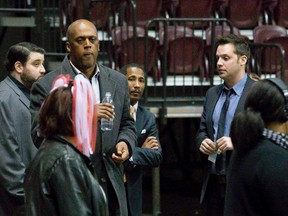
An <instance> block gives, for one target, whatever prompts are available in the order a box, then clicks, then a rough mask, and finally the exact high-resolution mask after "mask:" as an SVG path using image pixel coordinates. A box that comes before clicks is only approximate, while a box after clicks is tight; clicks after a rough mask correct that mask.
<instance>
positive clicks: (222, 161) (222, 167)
mask: <svg viewBox="0 0 288 216" xmlns="http://www.w3.org/2000/svg"><path fill="white" fill-rule="evenodd" d="M223 91H224V93H225V95H226V100H225V102H224V104H223V106H222V109H221V114H220V118H219V122H218V130H217V136H216V137H217V139H216V140H218V139H219V138H221V137H223V136H224V132H225V123H226V116H227V111H228V108H229V103H230V96H231V94H233V92H234V90H233V89H229V90H228V89H225V88H224V89H223ZM215 169H216V173H217V174H221V175H222V174H225V172H226V155H225V152H223V153H222V154H219V155H217V159H216V164H215Z"/></svg>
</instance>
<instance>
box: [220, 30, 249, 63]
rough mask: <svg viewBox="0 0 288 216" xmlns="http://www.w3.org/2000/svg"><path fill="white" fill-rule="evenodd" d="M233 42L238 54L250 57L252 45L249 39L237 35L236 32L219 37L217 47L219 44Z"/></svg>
mask: <svg viewBox="0 0 288 216" xmlns="http://www.w3.org/2000/svg"><path fill="white" fill-rule="evenodd" d="M230 43H231V44H233V45H234V46H235V53H236V54H237V55H238V56H243V55H245V56H247V58H248V59H249V58H250V47H249V44H248V43H247V41H246V40H245V39H244V38H243V37H241V36H237V35H234V34H229V35H226V36H221V37H219V38H218V40H217V41H216V47H218V46H219V45H224V44H230Z"/></svg>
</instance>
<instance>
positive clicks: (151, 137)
mask: <svg viewBox="0 0 288 216" xmlns="http://www.w3.org/2000/svg"><path fill="white" fill-rule="evenodd" d="M121 72H122V73H123V74H124V75H126V77H127V79H128V88H129V93H130V104H131V108H130V109H131V111H130V114H131V116H132V117H133V118H134V120H135V121H136V131H137V145H136V147H135V150H134V153H133V155H132V157H131V158H130V159H129V161H126V162H125V163H124V167H125V178H126V190H127V201H128V210H129V215H131V216H141V215H142V174H143V173H142V169H143V167H157V166H159V165H160V163H161V161H162V150H161V146H160V142H159V136H158V131H157V125H156V120H155V116H154V114H153V113H151V112H150V111H148V110H147V109H145V108H144V107H143V106H141V105H139V100H140V99H141V97H142V94H143V91H144V89H145V75H144V74H145V73H144V69H143V67H142V66H141V65H138V64H128V65H126V66H124V67H123V68H122V69H121Z"/></svg>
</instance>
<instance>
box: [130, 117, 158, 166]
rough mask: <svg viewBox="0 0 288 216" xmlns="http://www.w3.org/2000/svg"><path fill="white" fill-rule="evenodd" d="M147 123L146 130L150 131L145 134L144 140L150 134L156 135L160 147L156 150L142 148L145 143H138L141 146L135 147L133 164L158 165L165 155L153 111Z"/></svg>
mask: <svg viewBox="0 0 288 216" xmlns="http://www.w3.org/2000/svg"><path fill="white" fill-rule="evenodd" d="M147 125H148V127H147V128H146V130H147V132H148V133H147V135H146V136H145V139H144V141H145V140H146V138H147V137H149V136H155V137H156V138H157V140H158V143H159V149H158V150H154V149H147V148H141V146H142V144H143V143H138V146H139V147H135V151H134V154H133V164H134V165H141V166H149V167H157V166H159V165H160V163H161V162H162V160H163V157H162V148H161V145H160V141H159V135H158V130H157V124H156V120H155V117H154V115H153V114H152V113H149V123H148V124H147ZM140 135H141V134H140ZM138 140H139V139H138Z"/></svg>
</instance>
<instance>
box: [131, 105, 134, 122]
mask: <svg viewBox="0 0 288 216" xmlns="http://www.w3.org/2000/svg"><path fill="white" fill-rule="evenodd" d="M134 113H135V108H134V106H130V116H131V117H132V118H133V119H134Z"/></svg>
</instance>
